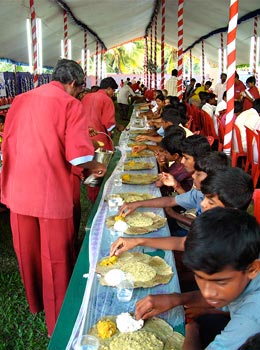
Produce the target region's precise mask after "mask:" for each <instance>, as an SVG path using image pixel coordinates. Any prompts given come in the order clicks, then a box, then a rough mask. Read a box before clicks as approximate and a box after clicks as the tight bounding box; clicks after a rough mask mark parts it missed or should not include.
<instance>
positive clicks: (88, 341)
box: [74, 334, 99, 350]
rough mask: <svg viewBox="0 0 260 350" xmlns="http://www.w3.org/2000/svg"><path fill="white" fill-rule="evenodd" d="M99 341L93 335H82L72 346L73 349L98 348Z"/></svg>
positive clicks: (96, 349)
mask: <svg viewBox="0 0 260 350" xmlns="http://www.w3.org/2000/svg"><path fill="white" fill-rule="evenodd" d="M98 348H99V341H98V339H97V338H96V337H94V336H93V335H88V334H87V335H82V336H81V337H80V338H79V339H78V340H77V342H76V345H75V346H74V349H75V350H98Z"/></svg>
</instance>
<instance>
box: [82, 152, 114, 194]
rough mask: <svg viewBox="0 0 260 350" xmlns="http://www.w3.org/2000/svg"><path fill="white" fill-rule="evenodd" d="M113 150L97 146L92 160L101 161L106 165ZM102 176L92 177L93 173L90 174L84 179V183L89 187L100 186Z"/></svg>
mask: <svg viewBox="0 0 260 350" xmlns="http://www.w3.org/2000/svg"><path fill="white" fill-rule="evenodd" d="M113 154H114V152H113V151H107V150H105V149H102V148H98V149H96V150H95V154H94V158H93V159H94V160H96V161H97V162H99V163H102V164H104V165H106V166H108V163H109V162H110V160H111V158H112V156H113ZM102 180H103V177H96V178H95V177H94V176H93V175H90V176H89V177H88V178H87V179H86V180H85V182H84V183H85V184H86V185H88V186H90V187H96V186H100V185H101V183H102Z"/></svg>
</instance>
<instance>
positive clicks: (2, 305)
mask: <svg viewBox="0 0 260 350" xmlns="http://www.w3.org/2000/svg"><path fill="white" fill-rule="evenodd" d="M117 114H118V113H117ZM117 119H118V117H117ZM122 124H124V125H125V124H126V122H122ZM119 135H120V133H119V132H118V131H115V133H114V136H113V140H114V143H115V145H116V144H117V143H118V138H119ZM81 206H82V217H81V226H80V232H79V240H80V241H81V242H82V240H83V239H84V236H85V225H86V223H87V219H88V216H89V213H90V211H91V208H92V203H91V202H90V201H89V200H88V198H87V191H86V188H85V186H84V185H82V186H81ZM48 343H49V339H48V335H47V330H46V327H45V317H44V312H41V313H39V314H36V315H32V314H31V313H30V311H29V307H28V304H27V300H26V297H25V292H24V288H23V284H22V282H21V278H20V273H19V270H18V264H17V260H16V255H15V253H14V250H13V244H12V234H11V229H10V224H9V212H4V213H0V350H44V349H47V345H48Z"/></svg>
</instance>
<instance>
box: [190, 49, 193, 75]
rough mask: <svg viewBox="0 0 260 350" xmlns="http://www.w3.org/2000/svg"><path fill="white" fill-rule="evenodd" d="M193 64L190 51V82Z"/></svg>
mask: <svg viewBox="0 0 260 350" xmlns="http://www.w3.org/2000/svg"><path fill="white" fill-rule="evenodd" d="M192 70H193V64H192V50H190V81H191V79H192V76H193V72H192Z"/></svg>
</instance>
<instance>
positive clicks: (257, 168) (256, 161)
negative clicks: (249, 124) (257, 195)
mask: <svg viewBox="0 0 260 350" xmlns="http://www.w3.org/2000/svg"><path fill="white" fill-rule="evenodd" d="M255 140H256V145H254V144H253V152H252V154H253V163H252V173H253V174H252V177H253V182H254V187H255V188H256V186H257V182H258V179H259V175H260V156H259V155H260V130H257V131H256V134H255Z"/></svg>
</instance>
